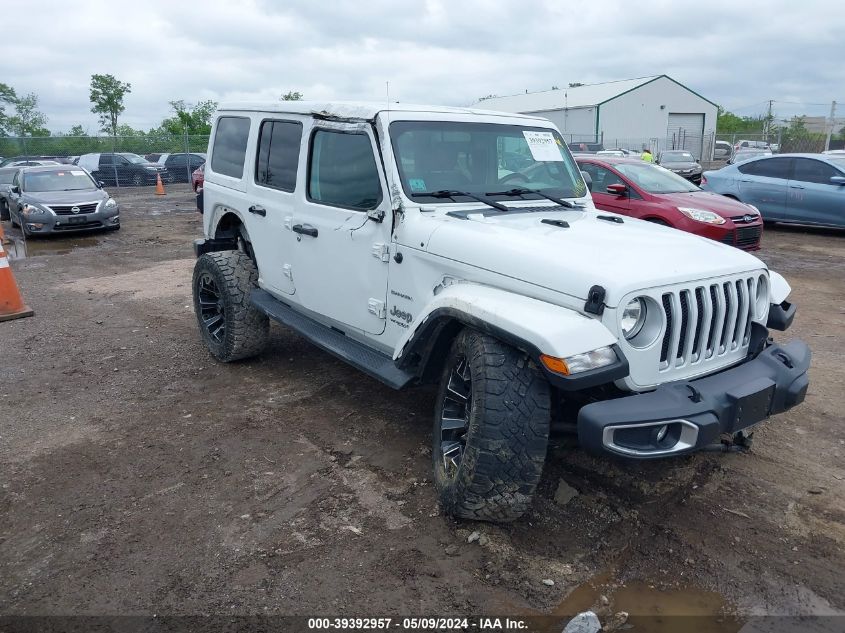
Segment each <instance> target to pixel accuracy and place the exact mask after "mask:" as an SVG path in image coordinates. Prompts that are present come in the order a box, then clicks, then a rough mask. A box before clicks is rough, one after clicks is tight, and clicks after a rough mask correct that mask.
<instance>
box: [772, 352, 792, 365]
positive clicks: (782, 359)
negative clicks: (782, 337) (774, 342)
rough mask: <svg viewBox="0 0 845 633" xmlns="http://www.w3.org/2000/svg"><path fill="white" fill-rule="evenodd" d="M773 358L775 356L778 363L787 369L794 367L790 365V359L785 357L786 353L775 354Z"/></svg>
mask: <svg viewBox="0 0 845 633" xmlns="http://www.w3.org/2000/svg"><path fill="white" fill-rule="evenodd" d="M775 356H777V357H778V359H779V360H780V362H782V363H783V364H784V365H786V366H787V367H788V368H789V369H792V368H793V367H795V365H793V364H792V359H791V358H790V357H789V356H787V355H786V353H784V352H775Z"/></svg>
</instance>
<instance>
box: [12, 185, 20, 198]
mask: <svg viewBox="0 0 845 633" xmlns="http://www.w3.org/2000/svg"><path fill="white" fill-rule="evenodd" d="M9 191H11V192H12V193H13V194H15V195H17V196H19V195H21V188H20V187H19V186H18V185H12V186H11V187H9Z"/></svg>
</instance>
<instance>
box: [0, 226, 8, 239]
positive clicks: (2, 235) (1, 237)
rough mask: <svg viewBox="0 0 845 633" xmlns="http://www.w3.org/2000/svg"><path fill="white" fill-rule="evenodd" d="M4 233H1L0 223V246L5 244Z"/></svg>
mask: <svg viewBox="0 0 845 633" xmlns="http://www.w3.org/2000/svg"><path fill="white" fill-rule="evenodd" d="M6 243H7V242H6V233H5V231H3V223H2V222H0V245H2V244H6Z"/></svg>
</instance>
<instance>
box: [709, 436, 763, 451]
mask: <svg viewBox="0 0 845 633" xmlns="http://www.w3.org/2000/svg"><path fill="white" fill-rule="evenodd" d="M753 441H754V433H753V432H751V433H745V432H744V431H737V432H736V433H723V434H722V436H721V437H720V438H719V443H718V444H710V445H709V446H704V447H702V449H701V450H702V451H706V452H708V453H747V452H749V451H750V450H751V443H752V442H753Z"/></svg>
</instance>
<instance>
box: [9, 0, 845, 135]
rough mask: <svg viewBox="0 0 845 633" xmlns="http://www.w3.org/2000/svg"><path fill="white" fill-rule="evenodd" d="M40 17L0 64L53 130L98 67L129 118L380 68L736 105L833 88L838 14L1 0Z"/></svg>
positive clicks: (397, 93) (330, 95) (393, 82)
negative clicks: (656, 78)
mask: <svg viewBox="0 0 845 633" xmlns="http://www.w3.org/2000/svg"><path fill="white" fill-rule="evenodd" d="M35 21H37V25H38V28H37V35H35V36H32V37H24V38H13V37H4V38H2V40H0V70H2V77H3V81H5V82H7V83H9V84H10V85H12V86H14V87H15V88H16V89H17V90H18V91H19V92H22V93H26V92H35V93H37V94H38V95H39V97H40V99H41V102H40V105H41V109H42V110H43V111H44V112H45V113H46V114H47V115H48V116H49V117H50V122H49V127H50V128H51V129H53V130H66V129H68V128H69V127H70V126H71V125H74V124H76V123H81V124H83V125H84V126H85V127H87V128H89V129H90V130H91V131H95V130H96V129H97V127H98V126H97V123H96V116H95V115H93V114H92V113H91V112H90V104H89V102H88V85H89V82H90V76H91V74H93V73H112V74H114V75H115V76H116V77H118V78H119V79H121V80H123V81H128V82H130V83H131V84H132V93H131V94H130V95H128V96H127V99H126V112H125V113H124V115H123V117H122V122H123V123H127V124H129V125H132V126H133V127H141V128H149V127H153V126H155V125H157V124H158V123H159V122H160V121H161V119H162V118H164V117H165V116H168V114H169V113H168V109H169V107H168V104H167V102H168V101H170V100H173V99H184V100H186V101H188V102H196V101H199V100H203V99H215V100H218V101H226V100H243V99H251V100H260V99H266V100H276V99H278V97H279V95H280V94H282V93H283V92H286V91H288V90H299V91H300V92H302V93H304V94H305V95H306V97H307V98H313V99H320V100H324V99H367V100H382V99H384V98H385V97H386V94H385V93H386V82H390V98H391V100H401V101H405V102H417V103H438V104H446V105H467V104H470V103H473V102H475V101H476V99H477V98H478V97H480V96H482V95H487V94H491V93H493V94H513V93H517V92H522V91H524V90H543V89H548V88H550V87H551V86H552V85H560V86H564V85H566V84H567V83H569V82H574V81H578V82H584V83H589V82H596V81H609V80H616V79H626V78H630V77H640V76H646V75H654V74H661V73H666V74H669V75H670V76H672V77H673V78H675V79H677V80H678V81H680V82H681V83H683V84H685V85H687V86H689V87H691V88H692V89H694V90H696V91H697V92H699V93H700V94H702V95H704V96H706V97H707V98H709V99H711V100H712V101H715V102H717V103H720V104H722V105H724V106H726V107H728V108H729V109H730V108H746V109H745V110H740V113H741V114H752V113H754V110H755V108H756V111H757V112H759V111H762V109H763V108H764V107H765V102H766V101H767V100H768V99H775V100H776V109H778V111H779V114H794V113H800V112H807V113H808V114H823V113H824V111H825V108H824V107H823V106H819V105H815V104H824V103H829V102H830V100H831V99H838V100H839V101H845V67H843V65H842V64H841V60H842V59H843V57H845V38H842V37H841V34H842V33H843V32H845V14H842V12H839V11H831V10H830V5H829V3H828V2H825V1H824V0H806V1H805V2H802V3H795V2H786V1H778V2H763V1H759V0H749V1H746V2H743V3H737V2H734V1H728V0H713V1H711V2H708V3H706V4H702V3H699V2H696V3H693V2H680V1H677V0H675V1H669V0H666V1H664V0H660V1H655V2H645V3H637V4H636V5H634V4H632V3H630V2H625V1H624V0H592V1H591V2H586V1H580V2H570V3H562V2H557V1H554V0H548V1H542V0H524V1H523V2H520V3H516V2H501V1H496V0H467V1H464V2H447V1H445V0H426V1H420V2H411V1H408V2H401V1H400V2H397V1H396V0H392V1H389V0H368V1H366V2H360V1H357V2H355V1H352V0H334V1H333V2H329V3H317V2H313V1H307V0H289V1H286V2H281V1H278V2H271V1H270V0H266V1H261V0H247V1H241V2H231V1H223V0H206V1H205V2H203V3H200V4H196V3H175V2H165V1H164V0H145V2H143V3H115V2H108V1H105V0H90V1H87V2H77V3H70V2H61V1H55V2H54V1H47V0H7V2H6V3H4V22H5V23H6V24H7V25H8V24H18V25H22V26H21V28H22V29H23V30H26V26H25V25H26V24H28V23H30V22H35ZM7 34H8V30H7ZM22 42H23V43H22ZM777 102H782V103H777ZM787 102H792V103H787ZM787 110H791V112H787Z"/></svg>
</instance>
